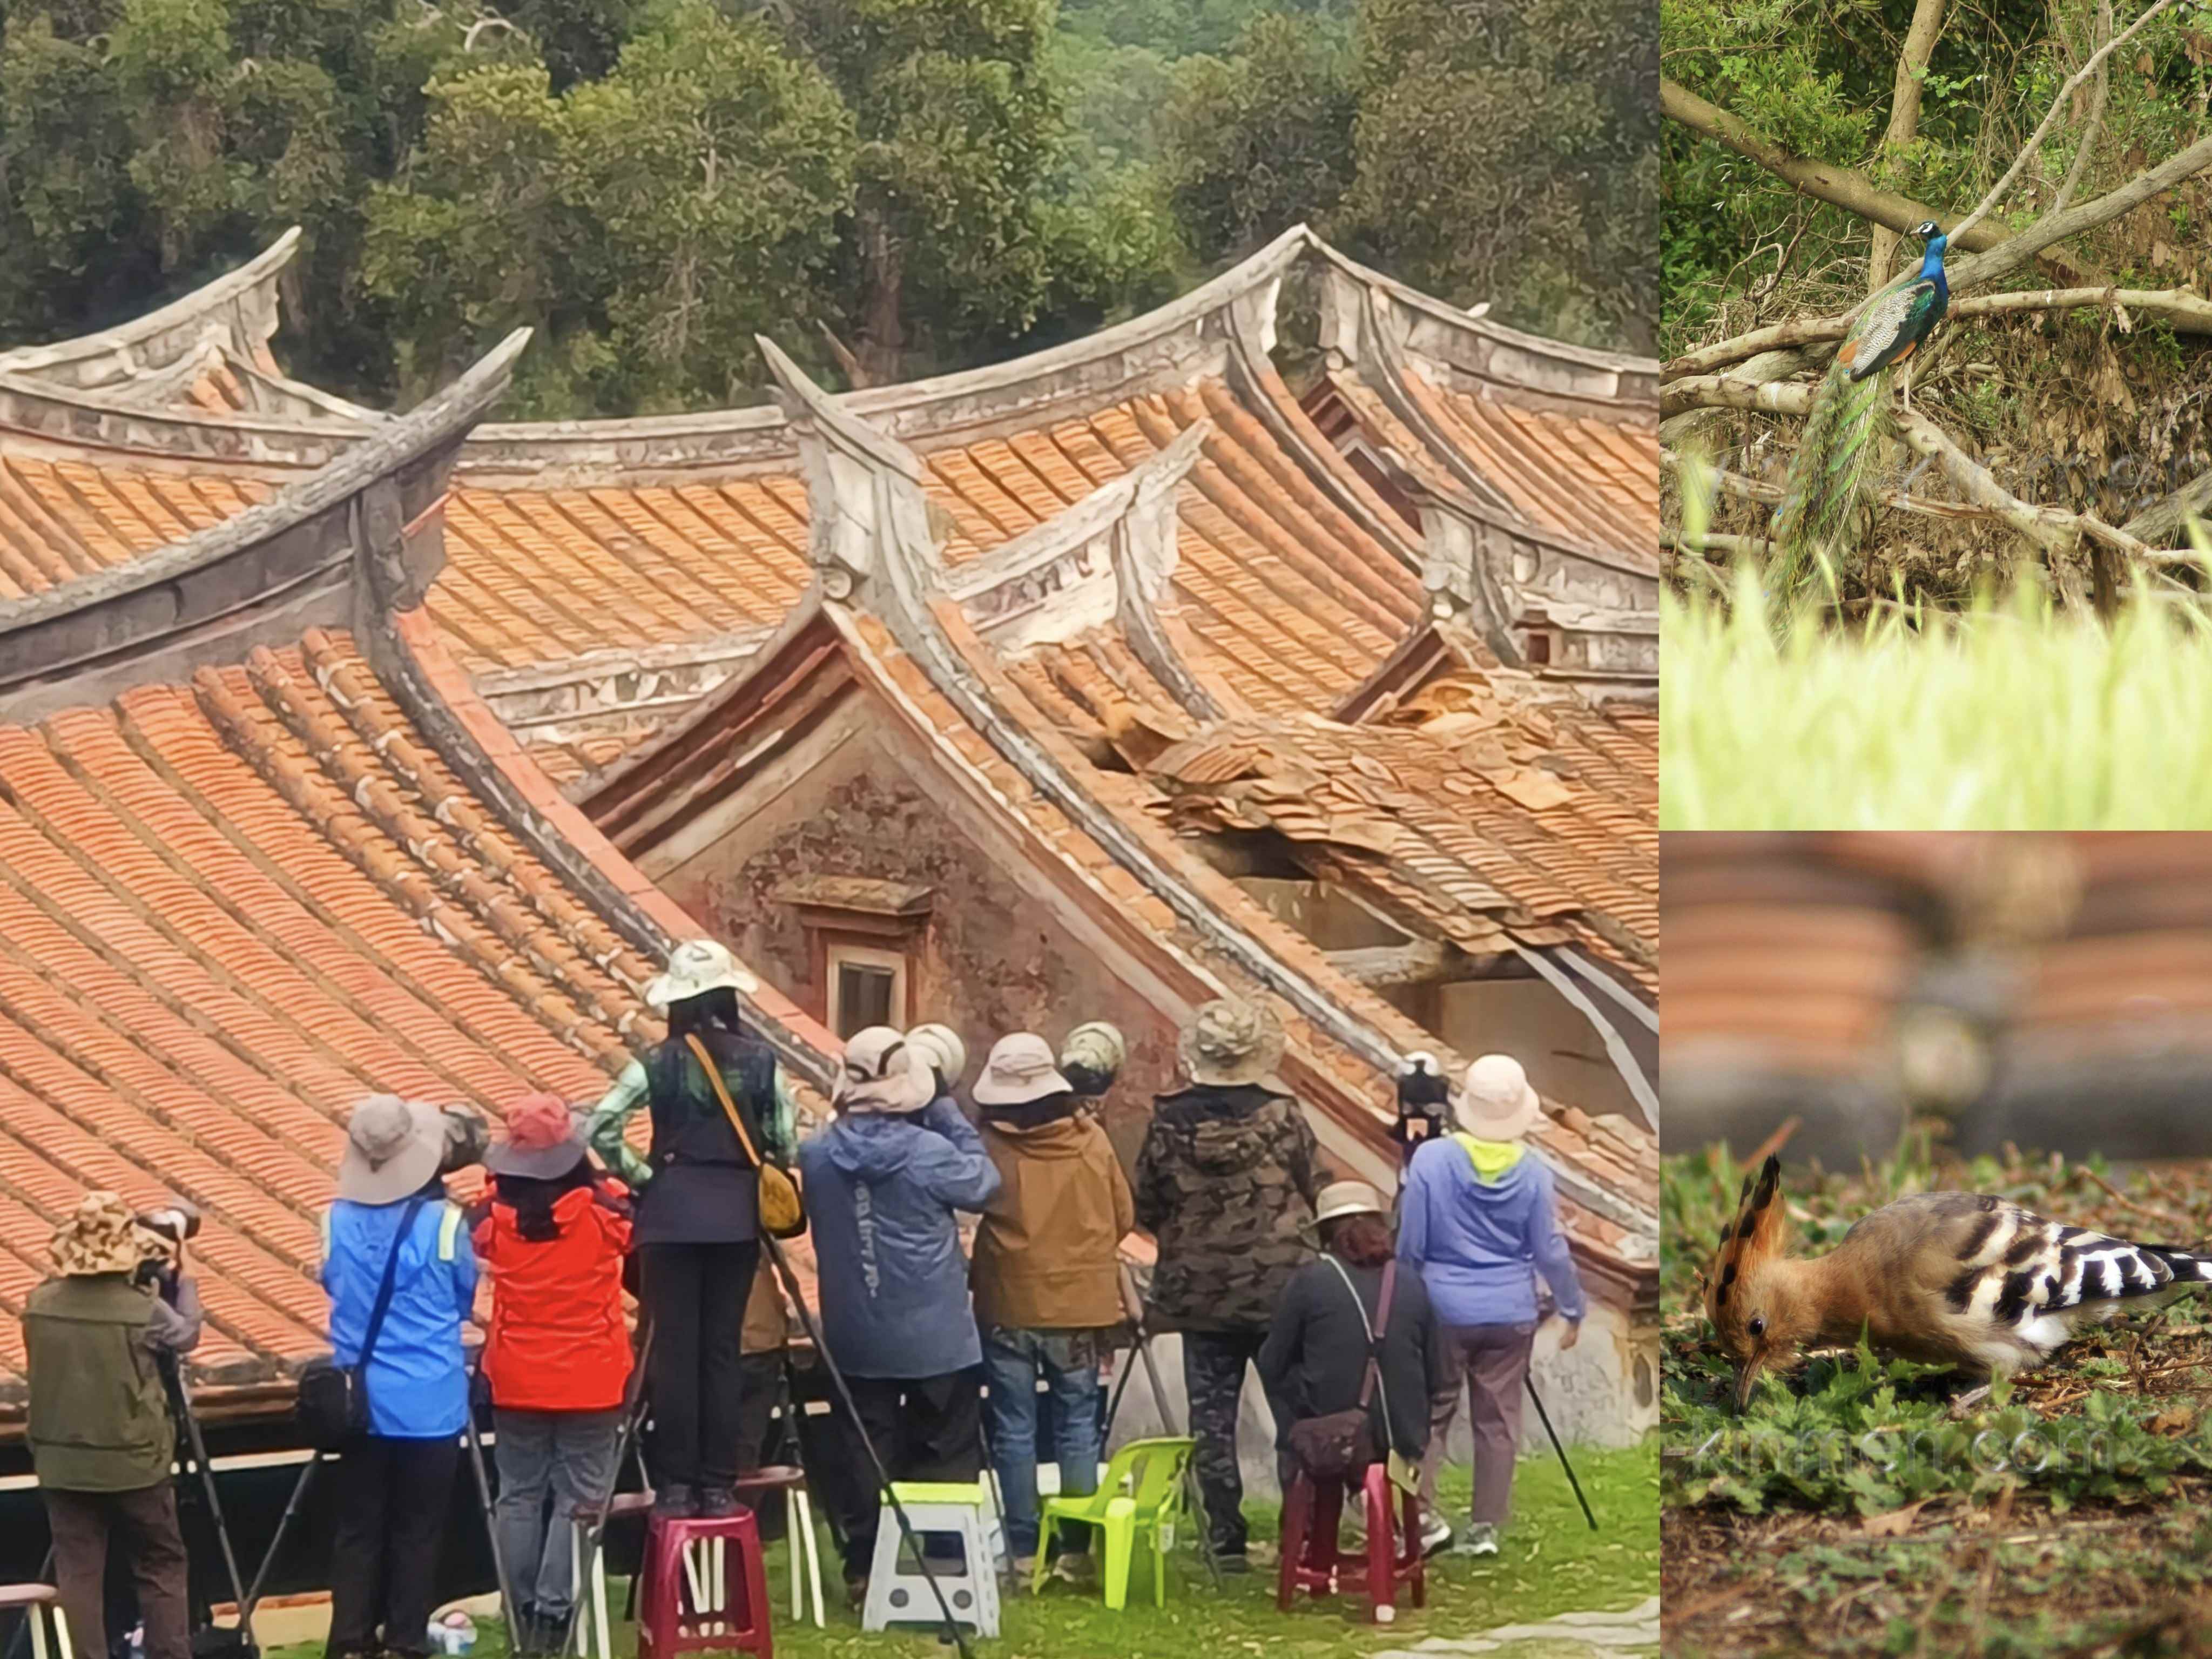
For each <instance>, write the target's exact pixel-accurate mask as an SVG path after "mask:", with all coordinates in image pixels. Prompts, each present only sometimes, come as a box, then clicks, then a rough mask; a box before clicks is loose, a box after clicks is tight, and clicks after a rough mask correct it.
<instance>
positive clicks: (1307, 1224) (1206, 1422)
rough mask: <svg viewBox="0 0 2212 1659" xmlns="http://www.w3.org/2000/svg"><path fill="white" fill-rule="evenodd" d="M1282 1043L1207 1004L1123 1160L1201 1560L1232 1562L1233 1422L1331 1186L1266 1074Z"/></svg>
mask: <svg viewBox="0 0 2212 1659" xmlns="http://www.w3.org/2000/svg"><path fill="white" fill-rule="evenodd" d="M1282 1052H1283V1035H1282V1029H1281V1027H1280V1026H1279V1024H1277V1023H1276V1021H1275V1018H1274V1016H1273V1014H1272V1013H1271V1012H1268V1011H1267V1009H1266V1008H1264V1007H1257V1006H1249V1005H1246V1004H1243V1003H1236V1002H1229V1001H1219V1002H1210V1003H1207V1004H1206V1006H1204V1007H1202V1008H1200V1010H1199V1011H1198V1013H1197V1015H1196V1016H1195V1018H1194V1019H1193V1020H1192V1022H1191V1025H1190V1027H1189V1029H1188V1030H1186V1031H1185V1032H1184V1033H1183V1036H1182V1062H1183V1069H1184V1070H1185V1071H1186V1072H1188V1073H1189V1075H1190V1079H1191V1081H1190V1086H1189V1087H1188V1088H1185V1089H1180V1090H1177V1091H1176V1092H1174V1093H1172V1094H1166V1095H1162V1096H1161V1097H1159V1099H1158V1102H1157V1103H1156V1104H1155V1107H1154V1113H1153V1117H1152V1127H1151V1129H1150V1130H1149V1131H1148V1132H1147V1133H1146V1136H1145V1146H1144V1150H1143V1151H1142V1152H1140V1153H1139V1155H1138V1158H1137V1180H1136V1193H1135V1197H1136V1212H1137V1225H1139V1226H1140V1227H1144V1228H1146V1229H1147V1230H1148V1231H1151V1232H1152V1235H1153V1237H1155V1238H1156V1239H1158V1243H1159V1265H1158V1267H1157V1268H1156V1269H1155V1270H1154V1273H1153V1275H1152V1294H1151V1297H1150V1299H1149V1301H1148V1302H1147V1304H1146V1326H1147V1328H1148V1329H1151V1330H1154V1331H1180V1332H1181V1333H1182V1366H1183V1384H1184V1387H1185V1389H1186V1390H1187V1391H1188V1395H1189V1398H1190V1425H1191V1433H1192V1434H1193V1435H1194V1437H1196V1439H1197V1441H1198V1451H1197V1455H1196V1457H1195V1459H1194V1462H1195V1463H1196V1465H1197V1468H1198V1476H1199V1486H1200V1490H1201V1491H1202V1492H1204V1493H1205V1496H1206V1516H1207V1523H1208V1529H1209V1531H1210V1532H1211V1533H1212V1539H1213V1547H1214V1553H1215V1554H1216V1555H1217V1556H1218V1557H1219V1558H1220V1559H1221V1561H1222V1563H1223V1565H1225V1566H1227V1567H1228V1568H1230V1569H1231V1571H1236V1570H1238V1569H1241V1568H1242V1567H1243V1565H1244V1564H1245V1530H1244V1516H1243V1501H1244V1483H1243V1478H1242V1477H1241V1475H1240V1474H1238V1472H1237V1413H1238V1411H1239V1409H1240V1408H1241V1407H1242V1404H1243V1390H1244V1370H1245V1367H1246V1366H1247V1364H1249V1362H1250V1361H1251V1359H1252V1358H1253V1357H1254V1355H1255V1354H1256V1353H1258V1352H1259V1351H1260V1346H1261V1344H1262V1343H1263V1342H1265V1341H1266V1340H1267V1328H1268V1323H1269V1322H1270V1321H1271V1320H1272V1319H1273V1316H1274V1311H1275V1303H1276V1300H1277V1298H1278V1297H1280V1296H1281V1294H1282V1291H1283V1286H1284V1285H1286V1284H1287V1283H1289V1282H1290V1279H1291V1275H1292V1274H1293V1273H1296V1272H1297V1270H1298V1269H1299V1267H1303V1266H1304V1264H1305V1263H1306V1262H1308V1261H1311V1260H1312V1259H1313V1255H1314V1236H1315V1234H1314V1200H1315V1198H1316V1195H1317V1194H1319V1193H1320V1191H1321V1188H1322V1186H1323V1185H1324V1184H1326V1183H1327V1182H1328V1181H1329V1180H1330V1179H1331V1178H1332V1176H1331V1172H1330V1171H1329V1170H1326V1169H1324V1168H1323V1167H1322V1163H1321V1155H1320V1149H1319V1147H1318V1146H1316V1143H1315V1140H1314V1133H1313V1128H1312V1127H1311V1126H1310V1124H1308V1123H1307V1121H1306V1116H1305V1112H1304V1109H1303V1108H1302V1107H1300V1106H1299V1104H1298V1103H1297V1101H1296V1100H1295V1099H1293V1098H1291V1096H1290V1095H1289V1094H1288V1093H1287V1092H1285V1091H1284V1089H1283V1086H1282V1085H1281V1084H1280V1083H1279V1081H1277V1080H1276V1079H1275V1077H1274V1068H1275V1065H1276V1062H1277V1061H1278V1060H1280V1059H1281V1058H1282Z"/></svg>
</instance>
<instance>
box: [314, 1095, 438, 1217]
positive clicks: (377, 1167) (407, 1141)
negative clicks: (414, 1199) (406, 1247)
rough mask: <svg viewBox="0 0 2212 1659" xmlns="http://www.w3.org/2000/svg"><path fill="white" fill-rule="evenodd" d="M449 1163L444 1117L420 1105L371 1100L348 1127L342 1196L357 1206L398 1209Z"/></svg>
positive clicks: (340, 1161) (341, 1176) (383, 1097)
mask: <svg viewBox="0 0 2212 1659" xmlns="http://www.w3.org/2000/svg"><path fill="white" fill-rule="evenodd" d="M445 1158H446V1115H445V1113H443V1112H442V1111H441V1110H439V1109H438V1108H436V1107H435V1106H426V1105H424V1104H423V1103H422V1102H421V1101H419V1100H402V1099H400V1098H399V1097H398V1096H397V1095H371V1096H370V1097H368V1099H367V1100H364V1101H362V1103H361V1104H360V1105H358V1106H356V1107H355V1108H354V1109H353V1116H352V1117H351V1118H349V1120H347V1122H346V1149H345V1153H344V1155H343V1157H342V1158H339V1159H338V1196H339V1197H340V1198H343V1199H346V1200H349V1201H350V1202H352V1203H356V1204H396V1203H398V1201H399V1200H401V1199H403V1198H405V1197H407V1196H408V1195H409V1194H410V1193H416V1192H419V1191H421V1190H422V1188H423V1187H424V1186H425V1185H426V1184H428V1182H429V1180H430V1178H431V1177H432V1176H435V1175H436V1174H437V1173H438V1171H439V1169H440V1168H441V1165H442V1164H444V1162H445Z"/></svg>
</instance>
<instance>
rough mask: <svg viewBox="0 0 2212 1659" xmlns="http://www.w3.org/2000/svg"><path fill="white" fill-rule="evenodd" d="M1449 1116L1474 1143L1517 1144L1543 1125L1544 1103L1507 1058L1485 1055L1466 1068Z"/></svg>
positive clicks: (1519, 1066)
mask: <svg viewBox="0 0 2212 1659" xmlns="http://www.w3.org/2000/svg"><path fill="white" fill-rule="evenodd" d="M1452 1115H1453V1116H1455V1118H1457V1119H1458V1120H1459V1127H1461V1128H1462V1129H1464V1130H1466V1131H1467V1133H1469V1134H1471V1135H1473V1136H1474V1138H1475V1139H1477V1140H1518V1139H1521V1138H1522V1136H1523V1135H1525V1134H1527V1133H1528V1131H1529V1130H1531V1129H1533V1128H1534V1127H1536V1125H1537V1124H1538V1123H1539V1122H1540V1121H1542V1119H1543V1115H1544V1105H1543V1103H1542V1102H1541V1101H1540V1100H1538V1099H1537V1098H1536V1091H1535V1090H1534V1089H1533V1088H1531V1087H1530V1086H1529V1085H1528V1073H1527V1072H1525V1071H1523V1070H1522V1067H1521V1062H1520V1061H1519V1060H1516V1059H1514V1058H1513V1056H1512V1055H1510V1054H1485V1055H1483V1057H1482V1058H1481V1059H1480V1060H1476V1061H1475V1062H1474V1065H1472V1066H1468V1068H1467V1080H1466V1082H1465V1083H1464V1084H1463V1085H1462V1086H1461V1088H1460V1091H1459V1092H1458V1093H1457V1094H1455V1095H1454V1096H1453V1097H1452Z"/></svg>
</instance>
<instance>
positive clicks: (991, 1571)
mask: <svg viewBox="0 0 2212 1659" xmlns="http://www.w3.org/2000/svg"><path fill="white" fill-rule="evenodd" d="M891 1492H892V1495H893V1496H895V1497H896V1498H897V1499H898V1501H899V1504H900V1505H901V1506H902V1508H903V1509H904V1510H906V1515H907V1519H908V1521H910V1522H913V1523H914V1529H915V1533H916V1534H921V1536H918V1537H917V1538H916V1540H915V1542H916V1544H917V1545H919V1544H920V1543H921V1541H922V1538H923V1537H926V1536H927V1534H930V1533H939V1532H949V1533H954V1534H957V1535H958V1537H959V1539H960V1548H961V1553H962V1554H963V1557H964V1558H965V1559H963V1561H962V1562H961V1564H960V1565H959V1567H958V1568H957V1569H955V1568H954V1567H953V1566H952V1565H951V1563H949V1562H947V1563H945V1564H942V1565H940V1564H939V1563H938V1562H935V1561H932V1562H931V1563H930V1564H929V1572H928V1574H927V1577H925V1576H924V1575H923V1574H922V1572H921V1570H920V1568H919V1566H916V1567H915V1568H913V1569H908V1568H907V1567H904V1566H902V1565H900V1561H901V1558H902V1554H903V1553H904V1541H903V1539H902V1537H901V1536H900V1534H899V1523H898V1512H897V1510H894V1509H892V1508H891V1506H890V1504H884V1509H883V1513H882V1515H881V1516H878V1518H877V1522H876V1555H875V1561H874V1564H873V1565H872V1567H871V1569H870V1571H869V1573H868V1600H867V1604H866V1607H863V1608H862V1610H861V1613H860V1628H861V1629H863V1630H883V1629H885V1628H887V1627H888V1626H891V1625H895V1624H900V1625H904V1624H929V1625H934V1624H936V1623H938V1622H939V1620H942V1619H943V1618H944V1616H945V1615H944V1613H942V1612H940V1611H939V1607H938V1601H937V1590H942V1591H943V1592H944V1593H945V1601H946V1602H947V1603H948V1604H949V1605H950V1606H951V1608H952V1616H953V1618H954V1619H955V1620H958V1621H959V1622H960V1623H961V1624H963V1625H969V1626H974V1627H975V1633H976V1634H977V1635H978V1636H986V1637H990V1636H996V1635H997V1634H998V1633H999V1571H998V1559H997V1557H996V1556H995V1554H994V1553H993V1552H994V1544H993V1542H992V1540H993V1536H994V1532H995V1530H996V1527H997V1522H996V1518H995V1516H994V1515H993V1514H992V1511H991V1498H990V1494H989V1493H988V1492H986V1491H985V1490H984V1488H983V1486H982V1483H981V1481H978V1482H976V1483H975V1485H973V1486H969V1485H965V1484H963V1483H962V1482H959V1481H921V1480H900V1481H895V1482H894V1483H893V1484H892V1486H891ZM931 1578H934V1579H935V1580H936V1581H937V1590H933V1589H930V1587H929V1581H930V1579H931Z"/></svg>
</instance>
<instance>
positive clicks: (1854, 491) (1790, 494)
mask: <svg viewBox="0 0 2212 1659" xmlns="http://www.w3.org/2000/svg"><path fill="white" fill-rule="evenodd" d="M1888 408H1889V371H1888V370H1887V368H1885V369H1882V370H1881V372H1880V373H1878V374H1870V375H1869V376H1868V377H1867V378H1866V379H1865V380H1856V381H1855V380H1852V379H1851V378H1850V374H1849V373H1848V372H1847V371H1846V370H1845V369H1844V367H1843V365H1841V364H1840V363H1835V364H1831V365H1830V366H1829V368H1828V373H1827V376H1826V379H1825V380H1822V381H1821V382H1820V390H1819V391H1818V392H1815V393H1814V395H1813V412H1812V414H1811V415H1810V416H1808V417H1807V418H1806V422H1805V429H1804V431H1803V433H1802V435H1800V436H1799V438H1798V441H1797V453H1796V456H1795V458H1793V459H1791V461H1790V473H1789V477H1787V478H1786V479H1784V483H1783V489H1782V504H1781V505H1780V506H1779V507H1776V508H1775V509H1774V519H1773V522H1772V525H1771V528H1770V531H1769V533H1770V534H1771V536H1772V538H1773V540H1774V544H1775V545H1774V551H1773V554H1772V555H1771V557H1770V560H1769V562H1768V565H1767V582H1766V585H1767V592H1768V593H1769V594H1770V595H1771V597H1772V598H1774V599H1778V600H1781V601H1783V602H1784V609H1785V610H1786V609H1787V608H1788V607H1789V605H1790V603H1791V602H1794V601H1795V600H1796V599H1797V598H1798V596H1799V594H1800V593H1801V592H1802V591H1803V589H1804V586H1805V585H1806V583H1807V582H1808V581H1809V580H1811V579H1812V577H1813V574H1814V572H1815V571H1816V570H1818V569H1820V568H1822V567H1823V566H1825V567H1826V569H1827V572H1828V574H1829V577H1830V580H1833V579H1834V577H1835V576H1836V574H1838V571H1839V569H1840V568H1841V566H1842V564H1843V562H1844V560H1845V559H1846V558H1848V557H1849V556H1850V554H1851V553H1852V552H1853V551H1855V550H1856V548H1857V540H1858V535H1859V527H1860V525H1861V523H1862V514H1861V507H1862V504H1863V501H1865V499H1866V493H1867V487H1868V482H1869V479H1870V478H1871V477H1873V474H1874V467H1875V459H1876V458H1877V456H1878V454H1879V447H1878V446H1877V445H1876V444H1875V438H1876V436H1877V435H1879V434H1880V431H1881V422H1882V420H1883V418H1884V417H1885V416H1886V414H1887V410H1888Z"/></svg>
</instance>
